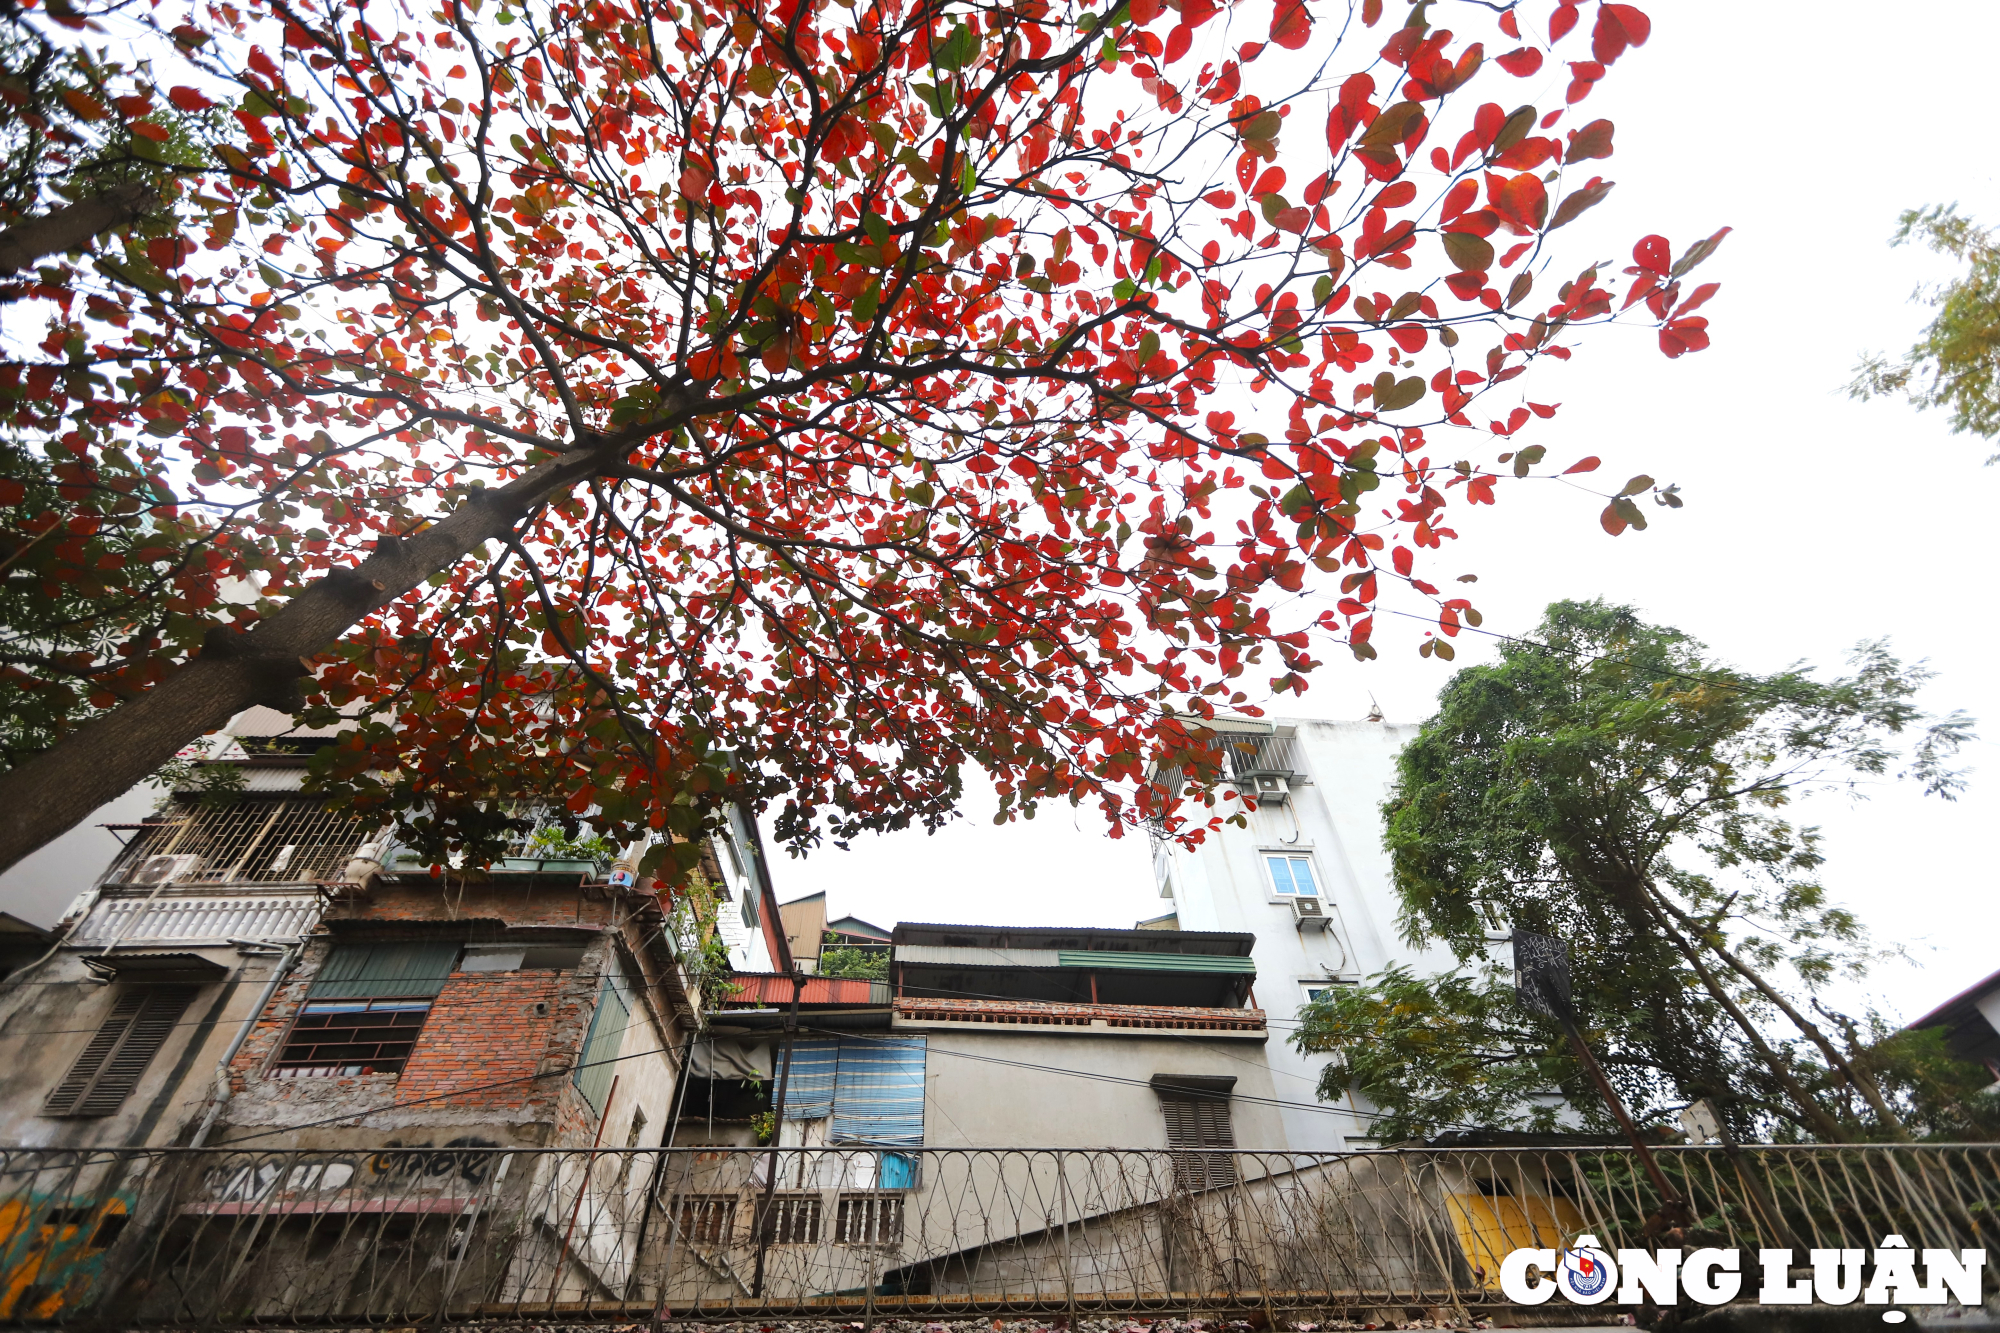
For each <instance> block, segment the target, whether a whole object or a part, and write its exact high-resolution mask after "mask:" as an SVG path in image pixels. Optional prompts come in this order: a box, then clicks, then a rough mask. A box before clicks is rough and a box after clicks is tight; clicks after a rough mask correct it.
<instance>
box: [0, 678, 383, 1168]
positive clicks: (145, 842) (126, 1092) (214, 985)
mask: <svg viewBox="0 0 2000 1333" xmlns="http://www.w3.org/2000/svg"><path fill="white" fill-rule="evenodd" d="M288 725H289V719H286V718H283V717H282V716H281V715H280V714H277V713H274V712H271V710H268V709H253V710H251V712H250V713H247V714H245V715H243V716H242V717H239V718H237V719H235V721H234V722H232V724H231V727H230V728H229V729H228V730H227V731H225V732H224V734H223V735H222V736H221V737H220V738H218V743H217V746H216V753H217V754H218V755H219V756H223V757H221V758H219V759H218V760H217V762H219V763H223V764H227V765H230V766H232V767H234V768H236V769H238V770H239V771H240V774H241V777H242V779H243V786H242V791H241V794H240V795H238V796H237V797H236V798H235V799H233V800H230V801H228V802H227V803H226V804H221V805H215V804H209V803H204V802H203V801H201V800H199V799H197V798H196V797H195V796H193V795H192V794H187V795H181V796H176V795H175V794H173V793H168V792H163V791H157V790H156V791H155V792H153V793H152V795H151V796H150V797H147V796H146V794H145V793H143V792H142V793H139V794H138V796H139V797H144V798H145V799H143V800H139V802H138V804H137V805H136V807H135V804H134V801H135V798H133V797H126V798H120V800H119V801H117V802H113V803H112V806H111V807H107V811H100V812H99V813H100V814H102V813H107V812H108V813H112V814H127V815H136V816H137V817H135V818H130V819H118V820H107V821H104V824H105V825H107V826H106V827H96V828H92V829H91V830H89V834H90V836H91V837H92V838H100V839H103V840H104V841H105V842H106V843H107V844H109V845H110V846H111V847H112V848H113V855H112V856H111V857H110V864H109V865H104V864H103V862H101V861H100V862H98V863H97V864H96V865H91V864H89V863H87V862H86V863H83V864H76V863H71V864H70V865H69V867H68V874H69V875H70V876H71V878H70V879H69V880H68V881H67V882H62V881H58V880H49V881H47V882H46V883H44V884H43V885H42V888H43V890H44V891H45V892H46V893H60V894H62V895H63V896H66V897H68V898H70V899H72V900H73V903H72V907H71V909H70V911H69V913H68V915H67V916H65V917H64V919H63V920H62V921H61V922H59V923H58V924H57V926H56V928H55V929H54V930H51V931H46V932H40V933H39V938H37V939H35V940H34V941H33V942H32V943H31V944H29V945H28V947H26V948H22V947H21V945H22V943H23V942H26V939H27V937H26V936H25V935H24V934H23V933H22V932H20V931H18V930H17V931H16V932H14V933H12V934H11V935H10V936H9V938H8V941H7V943H8V945H9V946H10V947H9V954H10V958H11V966H10V967H9V973H8V976H7V977H6V979H5V980H4V981H0V1061H4V1063H0V1142H4V1143H6V1144H8V1145H12V1146H33V1147H112V1146H118V1147H125V1146H133V1147H136V1146H158V1145H165V1144H172V1143H185V1142H187V1141H188V1139H189V1138H190V1137H191V1136H192V1135H193V1133H194V1132H195V1129H196V1127H197V1125H198V1123H199V1121H200V1120H201V1118H202V1116H203V1115H204V1113H205V1111H206V1109H207V1108H208V1107H209V1106H211V1105H212V1104H214V1102H215V1099H216V1094H217V1089H218V1087H219V1084H218V1075H219V1071H220V1069H221V1068H222V1066H223V1065H224V1064H225V1063H226V1060H227V1059H228V1058H229V1057H231V1056H233V1055H234V1054H235V1053H236V1049H237V1045H238V1043H239V1040H240V1038H241V1036H242V1035H243V1034H244V1033H245V1032H246V1031H247V1025H248V1024H250V1023H251V1022H252V1021H253V1020H254V1019H255V1017H256V1014H257V1013H258V1011H259V1009H260V1008H261V1006H262V1004H263V1003H264V1001H265V999H266V998H267V997H268V995H269V992H270V989H271V988H272V987H273V986H274V985H275V984H276V982H277V981H278V979H279V978H281V977H282V976H284V975H285V974H286V973H287V972H289V971H290V970H291V968H292V967H293V965H294V964H295V963H296V962H297V961H298V949H299V947H300V945H301V943H302V941H303V940H304V939H305V938H306V937H307V935H308V934H309V932H311V931H312V930H313V928H314V926H315V925H316V923H317V922H318V921H319V918H320V915H321V913H322V912H323V910H324V909H325V907H326V904H327V902H328V901H329V899H330V897H331V896H332V895H333V894H335V893H336V892H338V891H339V890H340V888H341V886H342V885H343V884H344V882H345V881H346V880H347V879H348V878H349V876H350V874H351V873H352V872H353V871H354V870H355V868H356V864H357V858H358V857H360V856H362V855H363V854H364V853H365V852H366V850H367V848H366V846H365V844H367V842H368V832H367V830H366V829H365V828H363V827H362V826H361V825H360V824H358V823H357V822H356V821H354V820H352V819H346V818H342V817H339V816H336V815H331V814H329V813H327V812H326V810H325V809H324V808H323V803H322V802H319V801H316V800H314V799H312V798H310V797H307V796H306V795H304V793H303V792H302V790H301V788H302V785H303V782H304V778H305V769H306V763H307V759H308V758H309V755H308V754H306V753H303V752H301V750H300V748H296V747H291V746H289V745H278V744H275V743H273V742H272V740H271V738H272V736H273V734H274V733H275V732H277V731H279V730H281V729H283V728H284V727H286V726H288ZM78 836H79V837H81V836H82V835H78ZM72 843H73V848H72V849H73V850H79V851H81V850H87V849H88V846H90V845H94V844H90V843H87V842H81V841H76V840H74V839H73V840H72ZM38 873H52V872H50V871H49V868H48V867H47V866H43V867H42V869H41V871H40V872H38Z"/></svg>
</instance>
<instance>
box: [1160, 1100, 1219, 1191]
mask: <svg viewBox="0 0 2000 1333" xmlns="http://www.w3.org/2000/svg"><path fill="white" fill-rule="evenodd" d="M1160 1113H1161V1114H1162V1115H1164V1116H1165V1117H1166V1121H1167V1150H1168V1151H1169V1152H1171V1153H1172V1154H1173V1161H1174V1185H1175V1187H1176V1188H1179V1189H1184V1190H1204V1189H1215V1188H1217V1187H1219V1186H1222V1185H1230V1184H1234V1183H1235V1181H1236V1159H1235V1157H1234V1156H1233V1153H1234V1150H1235V1148H1236V1135H1235V1133H1234V1132H1233V1131H1232V1130H1231V1129H1230V1127H1229V1099H1228V1098H1227V1097H1221V1096H1200V1095H1194V1096H1189V1095H1186V1094H1181V1095H1175V1094H1173V1093H1168V1092H1164V1091H1163V1092H1161V1094H1160Z"/></svg>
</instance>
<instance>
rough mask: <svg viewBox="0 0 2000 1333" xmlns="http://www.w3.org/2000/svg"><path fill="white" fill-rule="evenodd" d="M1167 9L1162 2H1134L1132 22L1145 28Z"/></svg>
mask: <svg viewBox="0 0 2000 1333" xmlns="http://www.w3.org/2000/svg"><path fill="white" fill-rule="evenodd" d="M1165 8H1166V5H1165V4H1163V3H1161V0H1132V21H1133V22H1134V23H1137V24H1138V25H1140V26H1141V27H1144V26H1145V25H1146V24H1148V23H1151V22H1152V21H1153V20H1154V19H1156V18H1158V17H1159V16H1160V11H1161V10H1162V9H1165Z"/></svg>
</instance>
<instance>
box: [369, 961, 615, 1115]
mask: <svg viewBox="0 0 2000 1333" xmlns="http://www.w3.org/2000/svg"><path fill="white" fill-rule="evenodd" d="M571 980H572V976H571V974H568V973H559V972H471V973H467V972H454V973H453V974H452V975H451V979H450V980H448V981H446V982H445V984H444V990H443V991H441V992H439V994H438V997H437V999H436V1000H434V1001H433V1002H432V1003H431V1012H430V1016H429V1017H428V1018H426V1019H425V1020H424V1030H423V1033H422V1035H420V1036H419V1037H418V1038H417V1044H416V1048H415V1049H414V1050H412V1051H411V1052H410V1059H409V1062H408V1063H407V1064H405V1065H404V1066H403V1076H402V1078H401V1079H400V1080H399V1081H398V1082H397V1085H396V1100H397V1101H399V1102H408V1101H414V1100H416V1099H418V1098H420V1097H432V1096H435V1095H436V1094H438V1093H441V1092H447V1091H449V1090H451V1089H453V1088H464V1087H480V1090H479V1091H477V1092H471V1093H467V1094H465V1095H463V1096H457V1097H449V1098H445V1099H443V1100H440V1101H439V1102H437V1103H436V1105H438V1106H524V1105H527V1104H528V1103H530V1102H532V1101H538V1100H550V1098H549V1096H548V1093H547V1091H546V1090H545V1089H542V1088H540V1087H538V1086H537V1084H538V1083H546V1082H549V1081H550V1080H547V1079H542V1080H537V1081H535V1082H525V1081H524V1082H512V1083H510V1082H506V1080H509V1079H521V1080H526V1079H530V1078H532V1076H533V1075H534V1074H535V1073H536V1072H537V1071H538V1070H539V1069H540V1068H541V1065H542V1060H543V1057H544V1055H548V1054H566V1053H552V1052H550V1051H549V1034H550V1033H551V1032H552V1031H553V1030H554V1028H555V1025H556V1013H557V1010H558V1008H559V1007H562V1002H563V1001H564V1000H567V1002H568V1004H570V1005H574V1004H576V1003H577V1000H578V997H577V996H575V995H573V994H572V995H568V996H565V995H563V992H565V991H574V990H575V989H576V987H574V986H573V985H569V984H566V983H569V982H570V981H571ZM537 1005H540V1006H541V1012H540V1013H536V1012H535V1009H536V1006H537ZM559 1063H561V1061H559ZM489 1083H498V1084H501V1086H499V1087H492V1088H487V1087H483V1086H481V1085H484V1084H489Z"/></svg>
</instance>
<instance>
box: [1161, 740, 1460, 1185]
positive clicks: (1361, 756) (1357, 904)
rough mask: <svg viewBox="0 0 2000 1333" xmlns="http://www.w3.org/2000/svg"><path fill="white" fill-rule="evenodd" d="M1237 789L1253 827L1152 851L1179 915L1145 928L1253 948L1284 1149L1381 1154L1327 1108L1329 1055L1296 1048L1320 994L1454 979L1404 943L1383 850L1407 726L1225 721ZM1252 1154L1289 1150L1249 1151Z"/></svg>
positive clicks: (1443, 957) (1341, 1109)
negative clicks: (1401, 980) (1253, 799)
mask: <svg viewBox="0 0 2000 1333" xmlns="http://www.w3.org/2000/svg"><path fill="white" fill-rule="evenodd" d="M1217 730H1219V731H1226V732H1227V734H1228V737H1229V741H1230V750H1229V756H1230V767H1231V772H1232V774H1233V782H1234V785H1235V786H1236V787H1239V788H1241V789H1243V790H1245V791H1249V790H1257V791H1260V792H1261V793H1262V795H1261V797H1260V799H1259V802H1258V806H1257V808H1256V809H1254V810H1248V811H1247V812H1245V806H1244V803H1243V802H1241V801H1236V800H1232V801H1230V802H1229V803H1228V806H1227V807H1226V808H1225V813H1238V812H1244V813H1245V818H1246V820H1247V825H1248V826H1247V827H1235V826H1230V825H1226V826H1225V827H1223V828H1222V829H1221V830H1220V831H1219V832H1217V833H1212V834H1210V835H1209V837H1208V840H1207V841H1206V842H1204V843H1203V844H1202V846H1201V848H1200V849H1199V850H1196V851H1192V852H1190V851H1187V850H1186V849H1184V848H1182V847H1180V846H1178V845H1176V844H1161V845H1160V846H1158V847H1157V848H1156V851H1155V855H1154V860H1153V870H1154V874H1155V876H1156V877H1157V878H1158V880H1159V884H1160V895H1161V896H1162V897H1164V898H1171V899H1173V903H1174V908H1173V912H1172V913H1171V914H1170V915H1169V916H1166V917H1162V918H1159V919H1158V920H1157V921H1156V922H1147V923H1142V924H1145V925H1159V926H1162V927H1170V928H1171V927H1177V928H1178V929H1181V930H1223V931H1248V932H1250V933H1251V934H1254V935H1255V936H1256V937H1257V943H1256V945H1255V947H1254V949H1253V950H1252V953H1251V956H1252V958H1254V959H1255V960H1256V964H1257V983H1256V999H1257V1003H1258V1005H1259V1006H1260V1007H1261V1008H1263V1009H1264V1010H1265V1011H1266V1012H1267V1013H1268V1014H1269V1016H1270V1024H1271V1040H1270V1042H1269V1044H1268V1045H1267V1046H1266V1047H1265V1050H1266V1053H1267V1055H1268V1057H1269V1060H1270V1066H1271V1073H1272V1080H1273V1083H1274V1085H1275V1089H1276V1094H1277V1096H1278V1097H1279V1098H1280V1099H1282V1100H1284V1101H1287V1102H1291V1103H1300V1104H1303V1105H1290V1106H1286V1107H1285V1108H1283V1112H1282V1115H1283V1121H1284V1132H1285V1137H1286V1143H1285V1144H1284V1145H1283V1146H1285V1147H1289V1148H1294V1149H1300V1150H1307V1151H1322V1152H1332V1151H1339V1150H1340V1149H1342V1148H1360V1147H1369V1146H1373V1144H1374V1139H1373V1137H1372V1135H1371V1131H1370V1128H1369V1119H1368V1117H1367V1116H1366V1115H1365V1114H1364V1113H1365V1112H1366V1110H1367V1109H1368V1108H1367V1107H1366V1106H1364V1105H1360V1104H1357V1103H1355V1102H1354V1101H1353V1100H1352V1099H1348V1100H1345V1101H1342V1102H1337V1103H1320V1102H1319V1099H1318V1095H1317V1089H1318V1086H1319V1073H1320V1069H1321V1068H1322V1067H1323V1066H1324V1065H1325V1064H1326V1057H1324V1056H1307V1055H1304V1054H1301V1053H1300V1052H1299V1050H1298V1049H1297V1048H1296V1047H1295V1046H1293V1045H1292V1044H1291V1040H1290V1039H1291V1035H1292V1033H1293V1032H1295V1031H1296V1030H1297V1013H1298V1009H1299V1007H1300V1006H1301V1005H1302V1004H1304V1003H1305V1002H1306V1001H1307V1000H1308V999H1309V998H1310V997H1311V996H1312V995H1313V994H1314V993H1316V992H1317V991H1318V990H1320V989H1321V988H1323V987H1327V986H1336V985H1341V984H1352V983H1355V982H1358V981H1361V980H1362V979H1363V978H1365V977H1368V976H1370V975H1372V974H1374V973H1376V972H1379V971H1381V970H1382V969H1383V968H1384V967H1386V966H1388V965H1389V964H1390V963H1406V964H1409V965H1411V966H1413V967H1416V968H1417V969H1418V970H1420V971H1425V972H1432V971H1440V972H1441V971H1447V970H1449V969H1450V967H1451V965H1452V961H1453V960H1452V958H1451V955H1450V953H1449V952H1448V951H1445V950H1442V949H1439V950H1415V949H1411V948H1410V947H1409V946H1408V945H1406V944H1404V943H1403V941H1402V936H1401V932H1400V931H1399V929H1398V927H1397V921H1396V918H1397V903H1396V897H1395V892H1394V889H1393V888H1392V887H1391V885H1390V880H1389V855H1388V853H1387V852H1386V851H1384V850H1383V847H1382V802H1383V800H1384V798H1385V797H1386V796H1387V795H1388V793H1389V787H1390V784H1391V783H1392V782H1393V781H1394V779H1395V770H1396V756H1397V754H1398V753H1399V752H1400V751H1401V750H1402V748H1403V746H1404V745H1406V744H1408V743H1409V741H1410V740H1411V738H1413V737H1414V736H1415V735H1416V734H1417V730H1418V728H1417V727H1416V726H1414V725H1410V724H1396V723H1387V722H1382V721H1379V720H1367V721H1360V722H1329V721H1320V720H1313V719H1262V720H1258V721H1249V720H1242V721H1229V722H1218V723H1217ZM1244 1146H1245V1147H1264V1146H1271V1147H1277V1146H1280V1145H1276V1144H1273V1145H1263V1144H1245V1145H1244Z"/></svg>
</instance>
